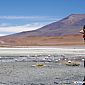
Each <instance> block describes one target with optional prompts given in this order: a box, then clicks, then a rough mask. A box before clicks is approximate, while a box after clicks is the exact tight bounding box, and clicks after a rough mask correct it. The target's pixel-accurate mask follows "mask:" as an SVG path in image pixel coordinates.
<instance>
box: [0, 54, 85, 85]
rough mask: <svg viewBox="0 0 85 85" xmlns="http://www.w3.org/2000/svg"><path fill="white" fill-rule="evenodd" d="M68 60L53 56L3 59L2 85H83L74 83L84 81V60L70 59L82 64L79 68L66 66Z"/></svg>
mask: <svg viewBox="0 0 85 85" xmlns="http://www.w3.org/2000/svg"><path fill="white" fill-rule="evenodd" d="M9 60H10V61H9ZM68 60H69V59H68V58H67V57H65V56H61V57H60V56H59V57H58V56H57V57H56V56H55V57H52V56H51V55H49V57H48V56H45V57H44V59H43V56H39V57H38V56H37V57H35V56H31V57H29V58H28V57H17V58H13V57H12V58H10V59H8V58H7V57H6V58H5V59H4V58H1V61H0V85H81V84H82V83H74V82H76V81H83V80H84V75H85V68H84V63H83V61H82V59H81V58H80V57H78V58H72V59H71V58H70V60H75V61H78V62H80V65H79V66H68V65H66V64H65V61H68ZM38 65H39V66H38Z"/></svg>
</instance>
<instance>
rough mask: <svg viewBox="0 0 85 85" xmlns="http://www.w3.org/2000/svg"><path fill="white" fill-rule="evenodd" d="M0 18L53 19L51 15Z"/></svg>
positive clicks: (6, 17)
mask: <svg viewBox="0 0 85 85" xmlns="http://www.w3.org/2000/svg"><path fill="white" fill-rule="evenodd" d="M0 19H31V20H32V19H34V20H35V19H36V20H55V19H56V17H53V16H0Z"/></svg>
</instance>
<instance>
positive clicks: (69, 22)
mask: <svg viewBox="0 0 85 85" xmlns="http://www.w3.org/2000/svg"><path fill="white" fill-rule="evenodd" d="M84 25H85V14H71V15H69V16H67V17H66V18H63V19H62V20H59V21H57V22H54V23H51V24H48V25H46V26H44V27H42V28H39V29H37V30H34V31H25V32H20V33H16V34H12V35H8V36H4V37H1V38H0V45H1V46H2V45H5V46H10V45H11V46H14V45H15V46H16V45H18V46H29V45H32V46H36V45H40V46H41V45H44V46H45V45H50V46H51V45H52V46H53V45H54V46H55V45H82V44H83V41H82V40H83V39H82V35H81V34H80V33H79V31H80V29H82V27H83V26H84Z"/></svg>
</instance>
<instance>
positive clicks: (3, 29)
mask: <svg viewBox="0 0 85 85" xmlns="http://www.w3.org/2000/svg"><path fill="white" fill-rule="evenodd" d="M42 26H44V25H43V24H40V23H31V24H24V25H16V26H9V25H8V26H7V24H6V23H2V24H0V35H1V36H3V35H8V34H13V33H18V32H22V31H30V30H35V29H38V28H40V27H42Z"/></svg>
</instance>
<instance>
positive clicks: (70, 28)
mask: <svg viewBox="0 0 85 85" xmlns="http://www.w3.org/2000/svg"><path fill="white" fill-rule="evenodd" d="M83 25H85V14H71V15H69V16H68V17H66V18H64V19H62V20H60V21H57V22H54V23H51V24H48V25H46V26H44V27H42V28H39V29H37V30H33V31H25V32H21V33H16V34H13V35H11V36H22V37H25V36H63V35H68V34H79V31H80V29H81V28H82V27H83Z"/></svg>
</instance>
